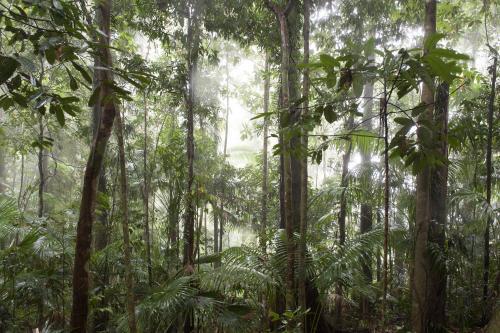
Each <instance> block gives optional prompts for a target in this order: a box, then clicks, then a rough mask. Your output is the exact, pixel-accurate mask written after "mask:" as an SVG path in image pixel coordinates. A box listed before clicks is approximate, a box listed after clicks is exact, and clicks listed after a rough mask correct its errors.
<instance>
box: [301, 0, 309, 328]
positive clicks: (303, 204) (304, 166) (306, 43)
mask: <svg viewBox="0 0 500 333" xmlns="http://www.w3.org/2000/svg"><path fill="white" fill-rule="evenodd" d="M303 9H304V25H303V29H302V35H303V41H304V59H303V63H304V64H305V65H307V64H309V30H310V11H311V2H310V0H304V3H303ZM302 97H303V100H304V102H303V104H302V115H303V117H302V118H303V119H305V118H306V117H307V113H308V108H309V69H308V68H307V67H306V68H304V71H303V77H302ZM301 127H302V128H301V134H302V137H301V144H302V150H303V151H304V154H303V156H302V155H301V156H299V157H300V172H301V174H300V181H301V186H300V208H299V209H300V224H299V233H300V241H299V251H298V275H299V276H298V301H299V302H298V303H299V306H300V308H301V309H302V310H304V311H305V310H306V309H307V290H306V278H307V277H306V252H307V243H306V242H307V147H308V137H307V135H308V131H307V128H306V126H304V125H302V126H301ZM307 319H308V318H307V316H304V319H303V321H302V330H303V331H304V332H307V331H308V328H309V322H308V320H307Z"/></svg>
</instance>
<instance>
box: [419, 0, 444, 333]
mask: <svg viewBox="0 0 500 333" xmlns="http://www.w3.org/2000/svg"><path fill="white" fill-rule="evenodd" d="M436 6H437V3H436V1H435V0H426V2H425V26H424V28H425V38H426V39H428V38H429V37H430V36H432V35H433V34H434V33H435V32H436ZM425 52H427V50H425V49H424V53H425ZM421 101H422V103H423V104H424V105H425V106H426V110H425V111H424V112H423V113H422V115H421V117H423V119H424V120H425V121H426V122H429V123H433V113H434V112H433V111H434V87H432V86H429V85H428V84H425V83H424V84H423V87H422V96H421ZM422 126H423V125H422V124H419V127H418V129H417V138H418V140H419V142H420V147H421V149H431V148H429V147H425V144H424V142H425V140H426V139H427V140H429V138H426V137H425V136H426V135H428V134H426V132H425V131H424V130H423V129H422ZM440 127H441V128H442V129H443V130H444V128H443V127H442V126H441V125H440ZM436 134H437V135H438V137H433V138H431V140H430V142H434V141H436V139H437V140H439V139H440V136H441V135H440V132H436V131H435V132H434V133H432V135H433V136H436ZM439 141H441V140H439ZM439 141H438V142H439ZM439 145H440V147H439V151H438V153H440V154H443V151H442V148H443V145H442V144H441V143H440V144H439ZM444 146H445V144H444ZM432 149H434V148H432ZM444 157H445V156H444ZM433 169H434V168H432V167H430V166H425V167H424V168H423V169H422V170H420V171H419V172H418V174H417V177H416V178H417V180H416V192H417V195H416V226H415V257H414V260H415V263H414V265H415V266H414V276H413V285H412V286H411V288H412V325H413V330H414V331H415V332H417V333H420V332H436V331H440V330H443V329H444V327H443V326H444V324H445V323H444V319H445V318H444V316H443V314H444V309H442V306H443V305H444V298H445V294H442V292H443V290H440V287H441V286H442V283H443V281H444V283H446V282H445V281H446V277H445V269H444V267H443V265H444V263H443V262H437V261H436V258H437V257H438V256H439V257H440V256H442V255H444V253H442V248H441V247H440V243H441V242H444V225H440V223H442V222H444V221H440V222H437V221H434V220H433V218H435V217H436V216H437V215H441V213H439V212H438V214H436V207H435V205H434V203H433V202H432V200H433V199H434V198H435V196H434V195H433V194H432V193H433V192H435V193H440V195H443V194H444V195H446V189H445V188H446V178H445V177H444V175H440V176H439V178H440V179H441V181H440V182H439V184H433V178H434V176H433V175H434V174H436V172H437V174H440V171H439V168H438V169H437V170H438V171H436V170H433ZM436 187H437V188H439V190H436ZM443 189H444V190H443ZM443 192H444V193H443ZM440 200H446V198H441V199H440ZM444 207H445V205H444ZM436 253H438V254H439V255H438V256H437V255H436Z"/></svg>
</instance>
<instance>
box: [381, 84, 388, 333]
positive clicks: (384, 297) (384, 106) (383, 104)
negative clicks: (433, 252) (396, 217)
mask: <svg viewBox="0 0 500 333" xmlns="http://www.w3.org/2000/svg"><path fill="white" fill-rule="evenodd" d="M387 103H388V101H387V96H386V92H385V91H384V98H383V99H382V100H381V103H380V109H381V110H380V112H381V114H382V120H383V126H384V176H385V177H384V259H383V267H384V268H383V274H384V276H383V278H382V281H383V295H382V331H384V330H385V324H386V319H387V318H386V303H387V284H388V276H387V253H388V244H389V200H390V178H389V177H390V170H389V125H388V119H387V118H388V114H387Z"/></svg>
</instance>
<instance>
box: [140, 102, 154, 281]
mask: <svg viewBox="0 0 500 333" xmlns="http://www.w3.org/2000/svg"><path fill="white" fill-rule="evenodd" d="M142 163H143V166H142V167H143V169H144V185H143V194H142V196H143V200H144V202H143V206H144V242H145V243H146V261H147V265H148V283H149V285H150V286H152V285H153V267H152V264H151V239H150V238H151V237H150V228H149V182H150V177H151V176H150V173H149V171H148V105H147V101H146V94H144V147H143V151H142Z"/></svg>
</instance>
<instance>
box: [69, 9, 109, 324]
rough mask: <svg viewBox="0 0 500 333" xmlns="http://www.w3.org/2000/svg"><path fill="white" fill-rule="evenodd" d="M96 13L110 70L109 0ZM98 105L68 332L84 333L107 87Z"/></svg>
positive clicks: (103, 55) (106, 119) (106, 135)
mask: <svg viewBox="0 0 500 333" xmlns="http://www.w3.org/2000/svg"><path fill="white" fill-rule="evenodd" d="M97 11H98V12H99V13H100V16H101V18H102V20H101V24H100V30H101V31H102V32H103V34H102V35H101V36H100V44H101V49H100V56H101V59H102V62H103V64H104V65H105V66H107V67H111V65H112V59H111V53H110V50H109V37H110V18H111V0H105V1H102V2H99V4H98V5H97ZM102 73H103V76H104V77H105V78H106V79H107V81H112V76H111V73H110V71H102ZM99 89H100V99H99V103H100V104H101V105H102V106H103V111H102V115H101V119H100V122H99V130H98V131H97V134H96V136H95V138H94V140H93V142H92V147H91V149H90V154H89V158H88V161H87V166H86V168H85V175H84V180H83V189H82V199H81V204H80V215H79V218H78V225H77V234H76V247H75V261H74V269H73V304H72V309H71V331H72V332H78V333H85V332H87V316H88V299H89V272H88V267H87V265H88V261H89V258H90V248H91V244H92V225H93V222H94V219H95V205H96V196H97V187H98V183H99V174H100V170H101V166H102V163H103V160H104V153H105V150H106V145H107V143H108V139H109V137H110V135H111V130H112V127H113V121H114V118H115V113H116V110H115V105H114V100H113V98H110V97H111V95H112V91H111V89H110V87H109V85H106V84H101V86H100V88H99Z"/></svg>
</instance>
